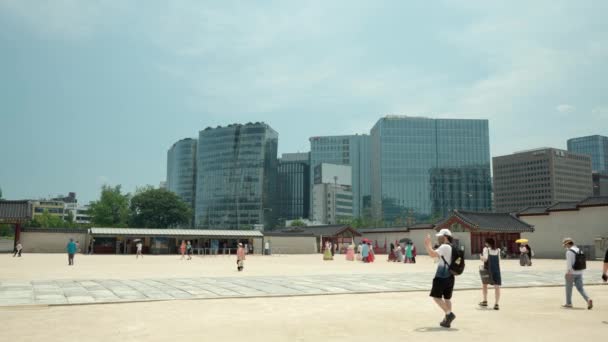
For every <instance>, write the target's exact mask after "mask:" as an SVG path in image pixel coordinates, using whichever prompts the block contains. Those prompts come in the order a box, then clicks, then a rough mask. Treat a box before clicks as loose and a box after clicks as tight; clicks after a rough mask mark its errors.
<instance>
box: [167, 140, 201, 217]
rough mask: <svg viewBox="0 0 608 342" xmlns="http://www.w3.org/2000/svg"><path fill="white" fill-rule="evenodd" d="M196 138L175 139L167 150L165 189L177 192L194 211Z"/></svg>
mask: <svg viewBox="0 0 608 342" xmlns="http://www.w3.org/2000/svg"><path fill="white" fill-rule="evenodd" d="M196 145H197V141H196V139H192V138H186V139H182V140H179V141H177V142H176V143H175V144H173V146H171V148H170V149H169V151H167V182H166V183H165V187H166V189H167V190H169V191H171V192H174V193H175V194H177V195H178V196H179V197H180V198H181V199H182V200H183V201H184V202H186V203H187V204H188V205H189V206H190V208H192V210H193V211H194V208H195V200H196Z"/></svg>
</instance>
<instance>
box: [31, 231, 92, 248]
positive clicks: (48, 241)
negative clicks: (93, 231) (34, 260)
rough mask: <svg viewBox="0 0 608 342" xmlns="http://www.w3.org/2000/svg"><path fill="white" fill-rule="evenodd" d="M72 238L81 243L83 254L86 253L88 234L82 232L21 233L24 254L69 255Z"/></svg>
mask: <svg viewBox="0 0 608 342" xmlns="http://www.w3.org/2000/svg"><path fill="white" fill-rule="evenodd" d="M70 238H72V239H74V241H80V250H81V252H86V250H87V248H86V247H87V246H88V240H87V234H86V233H81V232H74V233H64V232H61V233H51V232H21V238H20V240H21V244H22V245H23V253H67V252H66V246H67V244H68V242H69V241H70Z"/></svg>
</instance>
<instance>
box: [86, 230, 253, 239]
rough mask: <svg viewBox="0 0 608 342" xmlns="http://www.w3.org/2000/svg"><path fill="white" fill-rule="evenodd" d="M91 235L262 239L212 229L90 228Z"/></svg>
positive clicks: (249, 232)
mask: <svg viewBox="0 0 608 342" xmlns="http://www.w3.org/2000/svg"><path fill="white" fill-rule="evenodd" d="M91 234H93V235H130V236H134V237H138V236H197V237H227V238H241V237H242V238H245V237H262V236H263V235H262V232H260V231H258V230H212V229H155V228H91Z"/></svg>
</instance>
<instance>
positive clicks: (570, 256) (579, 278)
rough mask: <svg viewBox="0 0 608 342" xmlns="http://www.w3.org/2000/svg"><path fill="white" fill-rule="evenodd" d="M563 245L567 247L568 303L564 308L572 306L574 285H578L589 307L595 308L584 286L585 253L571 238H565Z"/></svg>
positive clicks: (577, 287)
mask: <svg viewBox="0 0 608 342" xmlns="http://www.w3.org/2000/svg"><path fill="white" fill-rule="evenodd" d="M563 246H564V248H565V249H566V271H567V272H566V304H565V305H563V306H562V307H563V308H566V309H571V308H572V287H574V286H576V289H577V290H578V292H579V293H580V294H581V296H583V298H584V299H585V301H586V302H587V309H588V310H591V309H593V301H592V300H591V299H590V298H589V296H588V295H587V293H586V292H585V289H584V288H583V271H584V270H585V269H586V268H587V259H586V257H585V253H583V251H581V249H580V248H578V247H577V246H576V245H575V244H574V240H572V239H571V238H565V239H564V241H563Z"/></svg>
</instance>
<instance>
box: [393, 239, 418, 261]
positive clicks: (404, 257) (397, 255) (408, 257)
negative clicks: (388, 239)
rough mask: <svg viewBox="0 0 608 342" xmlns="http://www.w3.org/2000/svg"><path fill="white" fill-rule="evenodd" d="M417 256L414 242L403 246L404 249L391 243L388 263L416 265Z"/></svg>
mask: <svg viewBox="0 0 608 342" xmlns="http://www.w3.org/2000/svg"><path fill="white" fill-rule="evenodd" d="M416 254H417V251H416V246H414V243H413V242H412V241H407V242H406V243H405V244H404V245H403V247H402V246H401V245H400V244H397V246H396V247H395V245H394V244H392V243H391V245H390V250H389V254H388V261H390V262H403V263H406V264H415V263H416Z"/></svg>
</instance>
